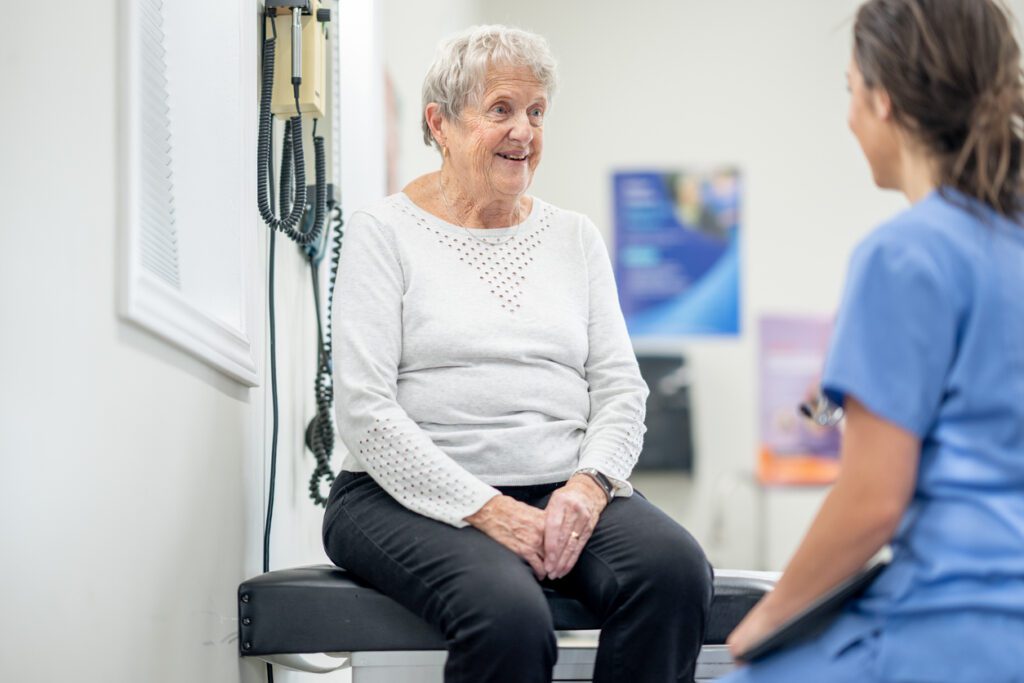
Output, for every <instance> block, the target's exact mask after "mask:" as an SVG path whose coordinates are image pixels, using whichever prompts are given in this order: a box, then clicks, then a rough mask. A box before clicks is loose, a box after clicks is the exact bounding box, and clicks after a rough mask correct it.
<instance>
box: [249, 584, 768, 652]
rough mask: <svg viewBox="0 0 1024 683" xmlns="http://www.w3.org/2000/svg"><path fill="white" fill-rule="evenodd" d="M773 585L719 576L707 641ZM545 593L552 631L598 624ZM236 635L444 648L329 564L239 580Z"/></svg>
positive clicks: (298, 647) (300, 646) (324, 644)
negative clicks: (553, 629) (240, 581)
mask: <svg viewBox="0 0 1024 683" xmlns="http://www.w3.org/2000/svg"><path fill="white" fill-rule="evenodd" d="M772 585H773V582H772V581H771V580H770V579H765V578H761V577H754V576H745V575H742V573H741V574H740V575H738V576H737V575H730V574H728V573H723V574H722V575H720V576H716V577H715V599H714V602H713V603H712V607H711V618H710V621H709V623H708V628H707V632H706V633H705V639H704V642H705V644H714V645H718V644H722V643H724V642H725V638H726V636H728V635H729V633H730V632H731V631H732V629H733V628H734V627H735V626H736V624H738V623H739V622H740V620H741V619H742V618H743V617H744V615H746V613H747V612H749V611H750V608H751V607H753V606H754V604H755V603H756V602H757V601H758V600H760V599H761V596H763V595H764V594H765V593H766V592H767V591H769V590H771V588H772ZM545 592H546V593H547V597H548V604H549V605H550V607H551V614H552V616H553V617H554V622H555V629H556V630H559V631H578V630H587V629H596V628H599V627H600V623H599V622H598V620H597V619H596V618H595V617H594V616H593V615H592V614H590V612H588V611H587V609H586V608H585V607H584V606H583V605H582V604H580V603H579V602H577V601H575V600H572V599H570V598H567V597H564V596H562V595H559V594H557V593H555V592H554V591H550V590H548V591H545ZM238 635H239V638H238V643H239V648H240V650H241V653H242V654H243V655H273V654H300V653H315V652H373V651H388V650H443V649H445V643H444V639H443V638H442V637H441V634H440V633H438V632H437V631H436V630H435V629H434V628H433V627H431V626H429V625H428V624H427V623H426V622H424V621H423V620H422V619H420V618H419V617H417V616H416V615H415V614H413V613H412V612H410V611H409V610H407V609H406V608H404V607H402V606H401V605H399V604H398V603H397V602H395V601H394V600H392V599H391V598H388V597H385V596H383V595H381V594H380V593H378V592H377V591H375V590H374V589H372V588H370V587H369V586H367V585H366V584H364V583H362V582H361V581H359V580H358V579H356V578H355V577H353V576H352V575H351V574H349V573H348V572H346V571H345V570H344V569H339V568H338V567H334V566H332V565H316V566H310V567H297V568H295V569H279V570H277V571H272V572H269V573H267V574H261V575H260V576H257V577H254V578H252V579H249V580H248V581H245V582H243V583H242V584H241V585H240V586H239V587H238Z"/></svg>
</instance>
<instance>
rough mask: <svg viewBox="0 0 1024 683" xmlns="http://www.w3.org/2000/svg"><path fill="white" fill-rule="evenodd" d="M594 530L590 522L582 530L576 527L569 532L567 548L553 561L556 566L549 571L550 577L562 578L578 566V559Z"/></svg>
mask: <svg viewBox="0 0 1024 683" xmlns="http://www.w3.org/2000/svg"><path fill="white" fill-rule="evenodd" d="M592 531H593V528H592V527H590V525H589V524H588V525H587V526H586V527H583V529H582V530H579V529H574V530H573V531H572V532H571V533H570V534H569V539H568V541H567V542H566V544H565V548H564V549H563V550H562V553H561V555H560V556H559V557H558V560H557V561H555V562H554V563H553V565H554V568H553V569H552V571H549V572H548V576H549V577H550V578H552V579H560V578H562V577H563V576H565V575H566V574H568V573H569V572H570V571H572V568H573V567H575V566H576V561H577V560H579V559H580V553H582V552H583V548H584V546H586V545H587V541H589V540H590V534H591V532H592Z"/></svg>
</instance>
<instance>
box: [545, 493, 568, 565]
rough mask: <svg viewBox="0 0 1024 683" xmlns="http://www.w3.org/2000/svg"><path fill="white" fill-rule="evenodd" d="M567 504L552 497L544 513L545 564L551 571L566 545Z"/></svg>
mask: <svg viewBox="0 0 1024 683" xmlns="http://www.w3.org/2000/svg"><path fill="white" fill-rule="evenodd" d="M566 521H567V520H566V516H565V506H564V505H561V504H560V502H559V501H558V499H555V498H552V501H551V502H550V503H548V509H547V511H546V514H545V515H544V557H545V558H548V562H547V564H546V565H545V567H546V569H547V571H548V572H549V573H550V572H551V570H552V569H554V561H555V558H557V557H558V555H559V553H560V552H561V550H562V547H563V546H564V545H565V540H566V537H567V536H568V535H569V530H568V529H567V528H565V527H566Z"/></svg>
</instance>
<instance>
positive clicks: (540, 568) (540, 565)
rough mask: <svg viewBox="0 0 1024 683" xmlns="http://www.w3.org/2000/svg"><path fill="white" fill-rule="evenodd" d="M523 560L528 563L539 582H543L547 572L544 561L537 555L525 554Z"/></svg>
mask: <svg viewBox="0 0 1024 683" xmlns="http://www.w3.org/2000/svg"><path fill="white" fill-rule="evenodd" d="M522 558H523V559H524V560H526V563H527V564H528V565H530V569H532V570H533V575H534V576H536V577H537V580H538V581H543V580H544V577H545V576H546V575H547V572H546V571H545V569H544V560H543V559H541V556H540V555H538V554H537V553H525V554H524V555H522Z"/></svg>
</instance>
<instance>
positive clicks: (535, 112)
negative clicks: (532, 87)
mask: <svg viewBox="0 0 1024 683" xmlns="http://www.w3.org/2000/svg"><path fill="white" fill-rule="evenodd" d="M530 116H532V117H534V118H537V119H540V118H543V117H544V110H543V109H541V108H540V107H536V108H534V109H531V110H530Z"/></svg>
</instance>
